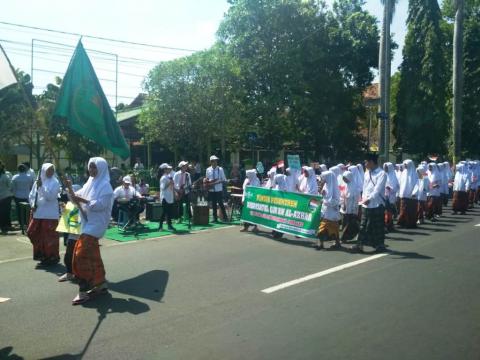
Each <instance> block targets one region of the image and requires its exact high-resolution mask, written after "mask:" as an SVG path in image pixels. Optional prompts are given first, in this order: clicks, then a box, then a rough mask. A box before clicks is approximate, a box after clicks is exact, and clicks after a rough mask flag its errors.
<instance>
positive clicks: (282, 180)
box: [274, 174, 287, 191]
mask: <svg viewBox="0 0 480 360" xmlns="http://www.w3.org/2000/svg"><path fill="white" fill-rule="evenodd" d="M274 181H275V187H274V189H275V190H281V191H287V182H286V176H285V175H283V174H277V175H275V178H274Z"/></svg>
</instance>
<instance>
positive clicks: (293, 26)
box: [218, 0, 378, 160]
mask: <svg viewBox="0 0 480 360" xmlns="http://www.w3.org/2000/svg"><path fill="white" fill-rule="evenodd" d="M230 3H231V6H230V9H229V11H228V13H227V14H226V16H225V19H224V21H223V22H222V24H221V26H220V29H219V32H218V35H219V39H220V41H222V42H223V43H224V44H225V45H226V46H227V49H228V50H229V51H230V53H231V54H232V56H233V57H235V58H236V59H238V62H239V65H240V68H241V73H242V77H243V82H244V88H245V92H246V97H245V98H244V99H243V100H244V110H245V113H246V116H245V117H246V118H247V119H249V121H250V125H251V126H252V127H253V128H255V129H257V131H258V133H259V135H260V139H261V145H263V146H264V147H266V148H269V149H272V150H279V149H281V148H282V147H283V146H284V145H285V144H293V145H294V146H299V147H301V148H302V149H304V150H307V151H308V152H309V153H310V154H311V156H313V157H316V158H318V156H320V155H323V156H324V157H329V158H331V159H332V160H333V159H334V158H345V157H350V156H353V154H354V153H355V152H358V150H360V149H361V139H360V138H359V136H358V121H357V120H358V118H359V117H360V116H362V115H363V114H364V108H363V106H362V104H361V92H362V90H363V89H364V87H365V86H366V85H368V84H369V83H370V82H371V80H372V79H373V76H372V74H371V72H370V69H371V67H374V66H375V64H376V54H378V29H377V27H376V23H375V19H374V18H373V17H372V16H371V15H370V14H368V13H367V12H366V11H365V10H364V9H363V5H364V2H363V1H361V0H355V1H348V0H340V1H336V2H335V3H334V6H333V11H328V10H327V9H326V8H325V7H324V6H322V5H321V4H320V3H317V2H314V1H303V2H299V1H295V0H275V1H268V2H267V1H260V0H256V1H253V0H235V1H230ZM265 24H268V26H265ZM332 150H333V151H332Z"/></svg>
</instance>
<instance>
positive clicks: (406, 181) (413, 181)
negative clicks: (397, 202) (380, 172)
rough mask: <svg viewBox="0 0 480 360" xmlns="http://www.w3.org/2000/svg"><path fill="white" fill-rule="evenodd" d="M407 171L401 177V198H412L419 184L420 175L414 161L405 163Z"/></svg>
mask: <svg viewBox="0 0 480 360" xmlns="http://www.w3.org/2000/svg"><path fill="white" fill-rule="evenodd" d="M403 164H404V165H405V169H404V170H403V171H402V174H401V175H400V193H399V196H400V198H411V197H412V195H413V193H414V190H415V187H416V186H417V184H418V174H417V169H416V168H415V164H414V163H413V161H412V160H405V161H404V162H403Z"/></svg>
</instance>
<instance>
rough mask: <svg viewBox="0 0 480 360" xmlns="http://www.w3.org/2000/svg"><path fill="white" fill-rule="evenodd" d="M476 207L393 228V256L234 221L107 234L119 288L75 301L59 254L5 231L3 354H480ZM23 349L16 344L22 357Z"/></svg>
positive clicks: (110, 271) (479, 216)
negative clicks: (200, 228)
mask: <svg viewBox="0 0 480 360" xmlns="http://www.w3.org/2000/svg"><path fill="white" fill-rule="evenodd" d="M477 224H480V210H479V209H477V210H475V211H473V212H472V213H470V214H468V215H465V216H451V215H448V213H447V214H446V216H444V217H443V218H442V219H441V221H440V222H439V223H437V224H428V225H425V226H421V227H420V228H418V229H416V230H401V231H398V232H395V233H392V234H391V235H390V236H389V240H387V245H388V246H389V249H390V250H391V252H390V253H389V254H388V255H387V256H384V257H381V258H375V259H373V260H371V261H368V262H365V263H362V264H359V265H357V266H353V267H350V268H346V269H343V270H339V271H337V272H333V273H331V274H327V275H325V276H321V277H318V278H315V279H312V280H309V281H305V282H302V283H300V284H297V285H294V286H290V287H286V288H284V289H282V290H279V291H277V292H274V293H271V294H266V293H264V292H262V290H264V289H266V288H269V287H271V286H274V285H278V284H282V283H285V282H288V281H290V280H294V279H298V278H302V277H304V276H306V275H309V274H314V273H318V272H321V271H324V270H327V269H331V268H333V267H337V266H339V265H342V264H347V263H350V262H352V261H356V260H359V259H365V258H368V257H369V256H371V255H369V254H366V255H353V254H350V253H347V252H342V251H321V252H318V251H315V250H313V249H312V248H311V247H310V243H309V242H308V241H304V240H299V239H293V238H289V239H284V240H281V241H277V240H273V239H272V238H270V237H269V236H268V235H267V234H260V235H254V234H250V233H249V234H245V233H240V232H239V231H238V230H239V228H238V227H230V228H224V229H220V230H214V231H210V232H201V233H197V234H192V235H183V236H175V237H164V238H160V239H155V240H143V241H138V242H134V243H123V244H121V243H116V242H112V241H103V240H102V242H103V246H102V255H103V259H104V262H105V266H106V270H107V277H108V280H109V282H110V289H111V291H110V294H109V295H106V296H103V297H100V298H97V299H96V300H95V301H93V302H90V303H87V304H86V305H85V306H75V307H74V306H72V305H71V299H72V298H73V297H74V296H75V294H76V291H77V288H76V285H74V284H69V283H68V284H67V283H58V282H57V281H56V275H57V274H60V273H61V272H62V271H63V268H62V267H61V266H58V267H57V268H55V269H52V270H51V271H48V272H47V271H44V270H36V269H35V268H34V266H35V263H34V262H33V261H32V260H30V258H29V257H30V253H31V249H30V245H29V244H28V243H27V242H26V241H25V238H22V237H19V236H8V237H0V298H9V299H10V300H8V301H5V302H1V303H0V358H1V359H4V358H5V359H18V358H24V359H77V358H83V359H129V360H130V359H205V360H213V359H329V360H330V359H369V360H371V359H449V360H450V359H472V360H473V359H474V360H478V359H480V300H479V299H480V266H479V261H478V257H479V256H480V236H479V235H480V227H476V226H475V225H477ZM17 356H18V357H17Z"/></svg>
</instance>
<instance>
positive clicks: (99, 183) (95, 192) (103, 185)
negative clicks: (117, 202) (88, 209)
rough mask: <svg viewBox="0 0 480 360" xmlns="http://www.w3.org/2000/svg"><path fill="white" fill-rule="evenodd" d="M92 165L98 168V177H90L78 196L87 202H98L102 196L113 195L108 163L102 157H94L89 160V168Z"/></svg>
mask: <svg viewBox="0 0 480 360" xmlns="http://www.w3.org/2000/svg"><path fill="white" fill-rule="evenodd" d="M91 163H94V164H95V165H96V167H97V176H95V177H92V176H90V177H89V178H88V180H87V182H86V183H85V185H83V187H82V188H81V189H80V190H79V191H78V192H77V195H78V196H80V197H82V198H84V199H85V200H97V199H99V198H101V197H102V196H105V195H110V194H113V190H112V186H111V185H110V174H109V172H108V163H107V161H106V160H105V159H104V158H101V157H93V158H90V160H88V166H89V167H90V164H91Z"/></svg>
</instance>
